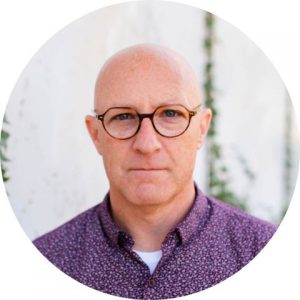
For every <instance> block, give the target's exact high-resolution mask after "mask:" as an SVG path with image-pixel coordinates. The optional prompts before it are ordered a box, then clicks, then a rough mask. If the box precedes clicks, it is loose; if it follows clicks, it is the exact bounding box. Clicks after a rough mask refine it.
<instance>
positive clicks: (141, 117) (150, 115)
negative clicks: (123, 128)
mask: <svg viewBox="0 0 300 300" xmlns="http://www.w3.org/2000/svg"><path fill="white" fill-rule="evenodd" d="M165 106H166V107H168V106H181V107H183V108H184V109H185V110H186V111H187V112H188V114H189V120H188V124H187V126H186V128H185V129H184V131H183V132H181V133H180V134H177V135H174V136H167V135H163V134H162V133H160V132H159V131H158V129H157V128H156V127H155V125H154V121H153V118H154V115H155V113H156V111H157V110H158V109H160V108H162V107H165ZM114 108H118V109H121V108H125V109H132V110H134V111H135V112H136V114H137V116H138V118H139V125H138V127H137V129H136V131H135V133H134V134H133V135H131V136H130V137H127V138H117V137H115V136H113V135H111V134H110V133H109V132H108V130H107V129H106V127H105V125H104V117H105V115H106V114H107V112H108V111H110V110H111V109H114ZM200 110H201V104H199V105H197V106H196V107H195V108H194V109H193V110H189V109H188V108H186V107H185V106H184V105H182V104H168V105H160V106H158V107H157V108H156V109H155V110H154V111H153V112H152V113H148V114H140V113H139V112H137V110H135V109H134V108H132V107H128V106H115V107H110V108H108V109H107V110H106V111H105V112H104V113H103V114H97V112H94V113H95V117H96V118H97V119H98V120H99V121H101V123H102V126H103V128H104V130H105V132H106V133H107V134H108V135H109V136H111V137H112V138H114V139H117V140H128V139H131V138H132V137H134V136H135V135H136V134H137V133H138V132H139V130H140V128H141V125H142V121H143V120H144V119H146V118H148V119H150V121H151V123H152V127H153V128H154V130H155V131H156V132H157V133H158V134H159V135H161V136H163V137H166V138H175V137H178V136H180V135H182V134H184V133H185V132H186V131H187V129H188V128H189V126H190V123H191V119H192V117H194V116H195V115H196V114H197V112H199V111H200Z"/></svg>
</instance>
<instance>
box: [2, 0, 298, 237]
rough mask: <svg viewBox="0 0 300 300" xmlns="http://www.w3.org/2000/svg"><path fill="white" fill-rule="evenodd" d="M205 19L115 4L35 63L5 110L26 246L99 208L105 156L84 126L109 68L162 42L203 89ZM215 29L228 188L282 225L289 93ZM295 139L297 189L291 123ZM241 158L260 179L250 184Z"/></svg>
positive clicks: (202, 177)
mask: <svg viewBox="0 0 300 300" xmlns="http://www.w3.org/2000/svg"><path fill="white" fill-rule="evenodd" d="M204 18H205V12H204V11H203V10H200V9H198V8H194V7H192V6H188V5H182V4H178V3H174V2H167V1H163V2H162V1H157V2H156V1H155V2H153V1H151V2H149V1H146V2H145V1H133V2H129V3H124V4H122V5H113V6H110V7H108V8H105V9H104V8H103V9H99V10H96V11H95V12H93V13H91V14H88V15H87V16H84V17H82V18H80V19H79V20H76V21H75V22H72V23H71V24H70V25H69V26H67V27H65V28H64V29H62V30H61V31H59V32H58V33H57V34H55V36H53V38H51V39H50V40H49V41H47V43H46V44H45V45H43V46H42V47H41V49H40V50H39V51H38V52H37V53H36V54H35V55H34V57H33V58H32V59H31V60H30V62H29V63H28V65H27V66H26V68H25V69H24V71H23V72H22V74H21V75H20V78H19V80H18V81H17V83H16V85H15V87H14V89H13V91H12V93H11V96H10V99H9V102H8V106H7V109H6V113H5V115H6V118H7V120H8V122H9V124H5V126H4V128H5V129H6V130H7V131H8V132H9V134H10V137H9V139H8V146H7V151H5V154H6V156H7V157H8V158H9V159H10V161H9V162H8V163H7V164H6V167H7V171H8V172H7V174H8V177H9V178H10V180H9V181H8V182H7V183H6V185H5V187H6V190H7V193H8V195H9V200H10V203H11V205H12V207H13V210H14V212H15V214H16V216H17V218H18V220H19V222H20V224H21V226H22V228H23V229H24V230H25V232H26V233H27V234H28V236H29V238H30V239H32V240H33V239H35V238H36V237H38V236H40V235H42V234H44V233H46V232H48V231H50V230H52V229H54V228H56V227H58V226H60V225H61V224H63V223H65V222H66V221H68V220H70V219H71V218H73V217H74V216H76V215H78V214H79V213H81V212H83V211H85V210H86V209H88V208H90V207H92V206H94V205H96V204H98V203H99V202H100V201H102V199H103V198H104V196H105V194H106V193H107V190H108V188H109V187H108V181H107V178H106V175H105V171H104V166H103V163H102V159H101V157H99V155H98V153H97V151H96V150H95V147H94V145H93V144H92V141H91V139H90V137H89V134H88V132H87V130H86V127H85V124H84V117H85V115H87V114H89V113H90V112H91V109H92V107H93V92H94V91H93V90H94V82H95V78H96V77H97V74H98V72H99V68H100V66H101V65H102V64H103V62H104V61H105V60H106V59H107V57H109V56H111V55H112V54H114V53H115V52H116V51H118V50H120V49H123V48H124V47H127V46H129V45H132V44H137V43H145V42H148V43H149V42H150V43H158V44H160V45H163V46H166V47H170V48H171V49H173V50H175V51H177V52H179V53H180V54H181V55H183V56H184V57H185V58H186V59H187V60H188V61H189V62H190V64H191V65H192V67H193V68H194V70H195V72H196V74H197V75H198V77H199V85H200V86H201V87H202V86H203V85H204V79H203V77H204V69H205V66H204V64H205V61H206V59H205V58H206V56H205V51H204V47H203V46H202V45H203V42H204V38H205V31H206V30H205V25H204V24H205V21H204ZM145 20H147V21H145ZM178 20H180V22H178ZM214 32H215V43H214V58H213V61H214V70H213V71H214V86H215V92H214V96H215V99H214V101H215V102H216V106H217V111H218V114H217V116H213V118H214V120H216V123H217V132H218V135H217V140H218V142H219V143H220V144H221V145H222V155H221V157H222V159H223V163H225V165H226V167H227V169H228V177H229V183H228V184H227V186H228V187H229V189H231V190H232V191H234V192H235V194H236V195H237V196H238V197H240V198H242V197H246V200H244V202H245V203H246V204H247V212H249V213H250V214H252V215H254V216H257V217H259V218H261V219H265V220H267V221H269V222H272V223H274V224H278V223H279V222H280V221H281V218H282V211H283V208H285V207H286V205H287V204H288V202H289V200H290V194H288V193H287V191H286V190H285V184H286V180H284V163H285V151H284V150H285V148H284V146H285V144H286V143H285V134H284V129H285V126H286V125H285V118H284V116H285V114H286V110H287V109H290V103H289V102H288V95H287V92H286V89H285V86H284V84H283V82H282V80H281V78H280V76H279V74H278V72H277V71H276V69H275V68H274V66H273V65H272V64H271V62H270V61H269V60H268V59H267V58H266V56H265V55H264V53H263V52H262V51H261V50H260V49H259V48H258V47H257V46H256V45H255V44H254V43H253V42H252V41H250V40H249V39H248V38H247V37H246V36H245V35H244V34H243V33H241V32H240V31H239V30H238V29H237V28H235V27H234V26H233V25H230V24H229V23H227V22H225V21H224V20H222V19H220V18H217V17H216V18H215V25H214ZM20 51H22V49H21V50H20ZM203 90H204V89H203V88H202V94H203ZM100 111H101V110H100ZM216 118H217V119H216ZM293 119H294V118H293ZM293 121H295V120H293ZM293 125H294V124H293ZM290 136H291V142H290V143H289V144H290V145H291V146H290V147H291V150H292V151H291V152H292V153H291V157H292V170H291V179H292V180H291V182H290V184H291V186H292V187H293V186H294V180H295V175H296V172H297V159H298V158H299V154H300V145H299V138H298V136H299V134H298V132H297V130H296V129H295V126H292V130H290ZM170 142H171V141H170ZM206 153H207V149H206V144H204V146H203V147H202V149H200V150H199V151H198V153H197V154H198V155H197V163H196V167H195V170H194V179H195V181H196V182H197V184H198V186H199V188H200V189H201V190H202V191H203V192H204V193H206V194H210V195H211V196H214V194H213V192H212V191H209V190H207V189H206V186H207V170H206V167H207V157H206ZM239 156H242V157H243V158H244V159H245V161H246V165H247V166H248V168H249V169H250V170H251V171H252V172H253V173H254V177H255V180H254V181H249V180H248V178H247V176H246V175H245V172H244V171H243V168H244V165H242V164H241V163H240V161H239Z"/></svg>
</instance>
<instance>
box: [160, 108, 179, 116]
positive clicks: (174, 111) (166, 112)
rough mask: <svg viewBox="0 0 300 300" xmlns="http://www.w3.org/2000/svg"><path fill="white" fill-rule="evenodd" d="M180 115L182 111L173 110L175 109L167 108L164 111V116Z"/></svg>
mask: <svg viewBox="0 0 300 300" xmlns="http://www.w3.org/2000/svg"><path fill="white" fill-rule="evenodd" d="M180 115H181V113H180V111H177V110H173V109H167V110H164V111H163V112H162V116H163V117H167V118H175V117H179V116H180Z"/></svg>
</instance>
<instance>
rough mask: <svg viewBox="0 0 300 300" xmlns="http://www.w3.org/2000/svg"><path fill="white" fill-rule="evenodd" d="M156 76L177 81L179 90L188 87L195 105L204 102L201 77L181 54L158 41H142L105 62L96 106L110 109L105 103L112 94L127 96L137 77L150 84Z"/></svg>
mask: <svg viewBox="0 0 300 300" xmlns="http://www.w3.org/2000/svg"><path fill="white" fill-rule="evenodd" d="M153 76H155V77H156V78H157V79H158V82H160V83H161V84H162V85H167V84H170V83H176V85H177V86H178V88H179V89H180V88H183V87H184V89H185V93H186V97H188V98H189V99H188V100H189V102H190V105H191V106H192V107H195V106H196V105H198V104H199V103H200V91H199V83H198V80H197V77H196V75H195V73H194V71H193V69H192V67H191V66H190V65H189V64H188V63H187V61H186V60H185V59H184V58H183V57H182V56H181V55H180V54H178V53H176V52H175V51H173V50H171V49H168V48H165V47H162V46H158V45H154V44H139V45H135V46H132V47H129V48H126V49H124V50H122V51H120V52H117V53H116V54H115V55H113V56H112V57H111V58H110V59H109V60H108V61H107V62H106V63H105V64H104V66H103V68H102V69H101V71H100V73H99V76H98V78H97V81H96V86H95V103H94V106H95V109H96V110H99V109H101V111H102V110H103V109H102V108H103V106H104V109H106V108H107V107H106V106H105V104H106V103H104V102H105V100H106V99H107V98H108V97H107V95H108V94H109V96H110V97H111V96H112V95H113V99H114V100H116V101H118V100H121V99H124V87H125V86H128V88H132V87H134V86H136V84H137V78H138V80H140V81H143V86H147V83H149V82H150V81H151V79H152V78H153ZM155 89H159V86H158V85H155ZM121 91H122V94H121ZM146 92H147V93H149V92H151V89H150V91H149V89H147V91H146ZM174 92H175V91H174ZM137 94H138V95H139V97H143V92H142V91H137ZM154 95H155V93H154ZM172 98H174V95H170V99H171V100H172ZM136 100H142V99H136ZM156 100H163V99H156ZM111 104H112V105H114V103H111ZM187 104H189V103H187Z"/></svg>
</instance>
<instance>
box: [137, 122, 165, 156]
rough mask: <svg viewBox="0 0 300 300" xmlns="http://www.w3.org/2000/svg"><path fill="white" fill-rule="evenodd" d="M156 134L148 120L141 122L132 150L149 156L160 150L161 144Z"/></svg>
mask: <svg viewBox="0 0 300 300" xmlns="http://www.w3.org/2000/svg"><path fill="white" fill-rule="evenodd" d="M157 135H158V133H157V132H156V131H155V129H154V127H153V125H152V122H151V120H150V119H148V118H145V119H143V120H142V123H141V127H140V130H139V132H138V133H137V134H136V136H135V140H134V143H133V149H134V150H136V151H138V152H140V153H143V154H151V153H154V152H157V151H159V150H160V149H161V147H162V146H161V143H160V141H159V139H158V136H157Z"/></svg>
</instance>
